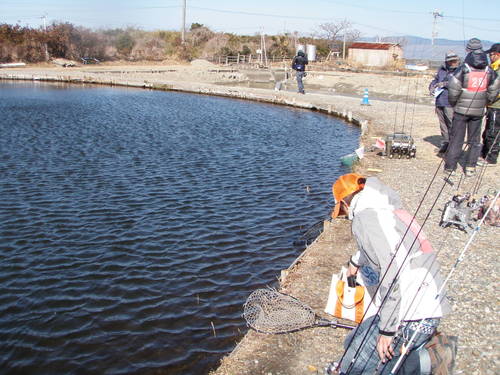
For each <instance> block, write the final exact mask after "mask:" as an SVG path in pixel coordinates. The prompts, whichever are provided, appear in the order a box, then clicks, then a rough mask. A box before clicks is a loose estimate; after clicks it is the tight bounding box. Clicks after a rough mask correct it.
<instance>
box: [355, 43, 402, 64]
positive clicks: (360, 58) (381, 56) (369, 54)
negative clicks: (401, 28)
mask: <svg viewBox="0 0 500 375" xmlns="http://www.w3.org/2000/svg"><path fill="white" fill-rule="evenodd" d="M402 59H403V48H401V46H400V45H399V44H397V43H370V42H356V43H352V44H351V45H350V46H349V57H348V61H349V62H350V63H355V64H362V65H365V66H387V65H394V64H397V63H398V62H400V60H402Z"/></svg>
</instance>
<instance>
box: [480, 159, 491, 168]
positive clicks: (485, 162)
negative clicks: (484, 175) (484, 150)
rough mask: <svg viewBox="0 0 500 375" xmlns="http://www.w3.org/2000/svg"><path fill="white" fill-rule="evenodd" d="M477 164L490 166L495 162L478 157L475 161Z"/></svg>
mask: <svg viewBox="0 0 500 375" xmlns="http://www.w3.org/2000/svg"><path fill="white" fill-rule="evenodd" d="M477 165H479V166H480V167H492V166H494V165H495V163H491V162H489V161H488V160H486V159H479V160H478V161H477Z"/></svg>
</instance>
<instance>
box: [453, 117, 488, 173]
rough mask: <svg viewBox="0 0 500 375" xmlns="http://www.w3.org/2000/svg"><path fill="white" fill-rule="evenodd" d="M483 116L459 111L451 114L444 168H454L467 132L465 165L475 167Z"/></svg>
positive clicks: (479, 149)
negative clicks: (467, 114) (451, 119)
mask: <svg viewBox="0 0 500 375" xmlns="http://www.w3.org/2000/svg"><path fill="white" fill-rule="evenodd" d="M482 119H483V116H481V117H477V116H466V115H462V114H460V113H456V112H455V114H454V115H453V121H452V123H451V129H450V143H449V145H448V150H447V151H446V155H445V163H444V167H445V169H449V170H451V169H453V170H454V169H456V168H457V163H458V159H459V158H460V154H461V153H462V146H463V143H464V139H465V133H467V146H468V147H467V151H466V157H465V166H466V167H475V166H476V163H477V159H478V158H479V155H480V154H481V148H482V147H481V121H482Z"/></svg>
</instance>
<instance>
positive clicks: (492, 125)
mask: <svg viewBox="0 0 500 375" xmlns="http://www.w3.org/2000/svg"><path fill="white" fill-rule="evenodd" d="M486 53H489V54H490V60H491V65H490V66H491V68H492V69H493V70H494V71H496V72H497V74H498V73H499V72H500V43H495V44H493V45H492V46H491V48H490V49H489V50H488V51H486ZM499 133H500V95H499V96H497V98H496V100H495V101H494V102H493V103H491V104H490V105H489V106H488V112H487V113H486V126H485V128H484V132H483V150H482V151H481V156H482V157H483V160H482V163H481V164H482V165H490V164H496V163H497V160H498V154H499V152H500V136H499V135H498V134H499ZM478 164H479V163H478Z"/></svg>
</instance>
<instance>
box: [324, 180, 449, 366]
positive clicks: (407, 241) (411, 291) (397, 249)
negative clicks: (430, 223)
mask: <svg viewBox="0 0 500 375" xmlns="http://www.w3.org/2000/svg"><path fill="white" fill-rule="evenodd" d="M332 189H333V195H334V197H335V202H336V205H335V208H334V211H333V212H332V217H334V218H335V217H337V216H339V215H347V216H348V218H349V219H350V220H352V233H353V235H354V238H355V239H356V242H357V245H358V251H357V252H356V253H355V254H354V255H353V256H352V257H351V259H350V261H349V271H348V276H349V275H357V277H362V278H363V281H364V282H365V285H367V289H368V292H369V293H370V295H371V297H372V299H373V300H374V301H377V302H376V303H378V304H379V306H381V307H380V310H379V313H378V314H377V315H376V316H373V317H370V318H369V319H365V320H364V321H363V322H362V323H361V324H360V325H359V326H358V327H357V329H356V330H355V331H353V332H352V333H351V334H350V335H349V336H348V337H347V338H346V341H345V343H344V345H345V348H346V352H345V354H344V357H343V359H342V362H341V364H340V373H341V374H342V373H348V374H373V372H374V370H375V368H376V367H377V366H379V370H380V368H381V366H383V370H382V371H381V372H379V373H380V374H386V373H389V372H390V371H391V369H392V367H393V366H394V363H395V362H396V359H395V357H398V356H399V355H400V354H401V348H402V347H403V345H404V344H405V340H406V341H407V340H408V338H409V337H411V335H412V334H413V333H414V332H415V331H417V332H418V336H417V340H415V341H414V343H415V344H414V345H412V348H410V349H416V348H418V347H420V346H421V345H423V344H424V343H425V342H426V341H428V339H429V338H430V337H431V336H432V334H433V333H434V331H435V329H436V327H437V325H438V324H439V319H440V318H441V317H442V316H443V315H444V314H445V313H447V312H448V311H449V306H448V303H447V301H446V300H445V298H444V296H443V295H440V296H437V293H438V291H439V289H440V287H441V286H442V282H443V280H442V278H441V277H440V276H439V264H438V262H437V259H436V255H435V252H434V251H433V249H432V246H431V244H430V243H429V241H428V240H427V239H426V238H425V236H424V234H423V232H422V231H421V228H420V226H419V225H418V224H417V223H416V221H415V220H412V219H413V218H412V216H411V215H410V214H409V213H408V212H407V211H405V210H403V209H402V207H401V200H400V198H399V195H398V194H397V193H396V192H395V191H394V190H392V189H391V188H389V187H388V186H386V185H384V184H382V183H381V182H380V181H379V180H378V179H377V178H375V177H370V178H364V177H363V176H360V175H358V174H355V173H349V174H347V175H343V176H341V177H339V179H338V180H337V181H336V182H335V183H334V185H333V188H332ZM423 319H425V320H424V321H423V322H422V320H423ZM367 332H369V333H368V334H367ZM395 337H396V338H395ZM360 346H361V349H359V350H358V348H359V347H360ZM356 352H357V354H356ZM406 362H411V361H406ZM381 363H382V364H383V365H381ZM405 365H406V363H405ZM405 365H403V368H404V367H405ZM408 365H410V363H408Z"/></svg>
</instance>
